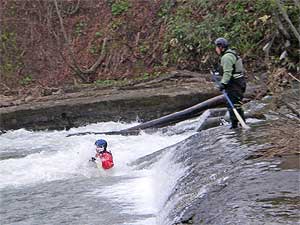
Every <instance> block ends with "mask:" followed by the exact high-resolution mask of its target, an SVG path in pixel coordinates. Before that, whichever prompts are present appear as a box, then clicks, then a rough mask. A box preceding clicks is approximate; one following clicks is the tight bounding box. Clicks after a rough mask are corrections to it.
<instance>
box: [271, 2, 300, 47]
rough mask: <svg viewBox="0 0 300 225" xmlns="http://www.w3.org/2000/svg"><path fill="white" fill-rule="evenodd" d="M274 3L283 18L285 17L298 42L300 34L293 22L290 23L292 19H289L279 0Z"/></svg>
mask: <svg viewBox="0 0 300 225" xmlns="http://www.w3.org/2000/svg"><path fill="white" fill-rule="evenodd" d="M276 4H277V6H278V8H279V10H280V12H281V14H282V15H283V18H284V19H285V21H286V22H287V23H288V24H289V26H290V28H291V29H292V31H293V33H294V35H295V37H296V38H297V39H298V41H299V43H300V34H299V32H298V31H297V29H296V28H295V26H294V24H293V23H292V21H291V20H290V18H289V16H288V14H287V13H286V11H285V10H284V8H283V6H282V5H281V3H280V0H276Z"/></svg>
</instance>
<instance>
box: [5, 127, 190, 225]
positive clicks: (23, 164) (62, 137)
mask: <svg viewBox="0 0 300 225" xmlns="http://www.w3.org/2000/svg"><path fill="white" fill-rule="evenodd" d="M133 125H136V123H134V124H122V123H114V122H108V123H97V124H92V125H89V126H86V127H81V128H76V129H75V128H73V129H71V130H70V131H51V132H50V131H43V132H30V131H26V130H23V129H21V130H17V131H10V132H7V133H5V134H3V135H1V136H0V143H1V145H0V156H2V155H5V156H6V155H10V156H11V157H9V158H5V157H3V158H2V159H3V160H0V179H1V184H0V190H2V191H1V192H2V193H4V194H3V196H4V198H3V199H4V201H6V202H7V204H6V206H5V208H4V211H5V212H6V213H4V215H5V216H4V223H3V224H22V221H23V223H24V222H25V221H27V223H30V224H39V223H41V218H39V215H38V214H37V212H38V211H40V210H43V209H45V208H48V207H49V205H48V204H47V202H43V203H41V202H40V201H41V200H40V199H39V198H35V196H36V194H35V191H32V190H36V192H38V193H40V190H41V189H42V190H44V189H45V190H47V191H45V192H42V194H41V195H45V196H47V195H50V196H52V195H53V193H54V192H55V190H60V189H62V190H65V191H64V192H62V193H63V194H60V195H59V196H60V197H59V198H58V199H57V201H62V199H63V198H64V197H63V196H68V195H70V196H73V197H71V198H74V199H73V201H74V202H73V203H68V201H65V203H64V205H62V206H61V207H63V208H68V207H70V208H72V207H73V205H74V204H75V205H76V204H77V205H78V208H82V212H81V213H79V215H77V216H78V217H79V219H78V221H77V222H75V224H76V223H78V224H94V223H95V222H96V223H98V224H102V223H103V224H104V223H107V222H108V221H110V224H157V221H156V214H157V212H158V211H159V210H160V209H161V208H162V207H163V203H164V201H165V200H166V198H167V196H168V193H169V192H170V190H171V189H172V188H173V186H174V184H175V182H176V180H177V179H178V177H180V176H181V175H182V174H183V172H184V169H183V168H180V167H179V166H178V165H175V164H172V162H171V161H170V155H168V154H166V155H164V156H162V158H161V159H160V160H159V161H158V162H157V163H156V164H155V165H154V166H153V167H152V168H151V169H147V170H145V169H144V170H134V169H133V168H132V167H131V166H129V164H130V163H131V162H132V161H134V160H136V159H138V158H139V157H142V156H145V155H148V154H151V153H153V152H155V151H158V150H160V149H163V148H165V147H167V146H170V145H173V144H175V143H177V142H179V141H181V140H183V139H185V138H187V137H188V136H190V135H191V134H192V133H193V131H190V132H186V133H183V134H177V135H167V134H162V133H161V132H157V133H152V134H147V133H141V134H140V135H137V136H121V135H111V136H107V135H85V136H72V137H66V135H67V134H70V133H74V132H85V131H97V132H98V131H112V130H121V129H125V128H128V127H131V126H133ZM180 126H182V124H181V125H180ZM99 138H103V139H106V140H107V142H108V148H109V149H110V150H111V151H112V153H113V156H114V162H115V167H114V168H113V169H112V170H110V171H100V170H99V169H97V168H94V167H93V166H91V163H90V162H89V159H90V158H91V157H92V156H93V155H94V153H95V152H94V151H95V149H94V142H95V140H97V139H99ZM170 173H172V174H170ZM75 181H76V182H75ZM47 187H48V188H47ZM50 187H51V188H50ZM20 190H22V191H24V190H25V191H26V190H31V192H32V196H29V199H30V200H28V201H24V202H20V199H19V198H20V194H19V193H20ZM82 190H85V191H82ZM22 191H21V192H22ZM55 196H56V195H55ZM83 197H84V200H82V201H79V199H81V198H83ZM89 199H93V201H94V200H95V199H98V201H99V202H103V201H104V202H106V204H104V205H101V210H102V211H107V212H110V213H111V212H114V211H115V217H114V215H111V216H108V217H107V218H103V217H101V218H99V217H98V218H97V217H96V218H94V217H95V216H94V214H95V212H94V211H93V209H94V208H91V212H90V213H89V210H88V208H89V207H92V205H93V204H92V202H91V201H92V200H89ZM77 201H78V203H76V202H77ZM85 201H87V202H85ZM22 204H24V205H23V207H24V206H26V207H28V205H29V207H30V206H31V207H32V208H31V211H30V212H28V213H27V215H28V214H29V216H30V214H32V215H31V216H32V217H31V220H30V221H29V220H28V219H27V220H26V216H25V214H24V216H22V215H23V214H22V213H20V215H19V217H20V218H21V219H20V218H19V219H16V217H18V215H15V214H14V213H11V214H10V213H9V212H10V211H11V210H14V211H15V210H16V209H17V211H18V209H19V207H22ZM49 204H50V203H49ZM51 204H53V203H51ZM36 205H40V207H41V208H42V209H41V208H38V207H37V206H36ZM71 205H72V207H71ZM87 205H88V206H87ZM105 207H109V208H107V209H106V208H105ZM57 210H59V207H58V209H55V210H54V209H53V213H58V212H57ZM97 210H100V209H98V208H97V209H95V211H97ZM50 211H51V210H50ZM75 212H76V213H78V212H77V211H76V210H71V209H70V214H72V213H75ZM2 214H3V213H2ZM58 214H59V213H58ZM86 214H88V215H89V220H91V221H90V222H88V220H87V218H85V217H86ZM120 214H121V215H123V216H119V215H120ZM109 215H110V214H109ZM59 216H61V220H59V219H58V221H52V222H49V221H51V220H53V218H52V217H51V218H48V220H46V219H47V218H43V219H44V220H46V221H48V222H47V223H49V224H60V223H62V222H63V212H61V215H60V214H59ZM32 218H33V219H32ZM34 219H36V220H34ZM17 221H21V222H20V223H17ZM129 221H130V222H129ZM25 223H26V222H25Z"/></svg>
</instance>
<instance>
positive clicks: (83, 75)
mask: <svg viewBox="0 0 300 225" xmlns="http://www.w3.org/2000/svg"><path fill="white" fill-rule="evenodd" d="M53 2H54V5H55V10H56V13H57V16H58V18H59V24H60V28H61V31H62V33H63V37H64V41H65V43H66V45H67V51H68V55H69V57H70V58H71V63H68V62H67V59H64V60H65V61H66V62H67V64H68V66H69V67H70V68H71V69H72V70H73V71H74V72H75V74H76V75H77V76H78V77H79V78H80V79H81V80H82V81H83V82H88V81H89V75H90V74H92V73H95V71H96V70H97V68H98V67H99V65H100V64H101V63H103V61H104V59H105V57H106V45H107V41H108V38H106V37H105V38H104V39H103V43H102V49H101V53H100V55H99V57H98V59H97V60H96V61H95V63H94V64H93V65H92V66H91V67H90V68H89V69H87V70H85V69H82V68H81V67H80V65H79V64H78V62H77V60H76V57H75V54H74V51H73V49H72V46H71V44H70V41H69V38H68V35H67V32H66V30H65V27H64V22H63V18H62V16H61V11H60V9H59V7H58V2H57V0H53ZM78 7H79V1H78V2H77V6H76V7H75V10H78ZM63 58H64V57H63Z"/></svg>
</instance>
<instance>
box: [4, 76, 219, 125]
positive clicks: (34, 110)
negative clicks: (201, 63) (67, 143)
mask: <svg viewBox="0 0 300 225" xmlns="http://www.w3.org/2000/svg"><path fill="white" fill-rule="evenodd" d="M218 94H219V93H218V91H217V90H216V89H215V88H214V86H213V83H212V82H210V81H209V79H206V78H205V76H204V75H201V74H198V73H192V72H188V71H175V72H173V73H171V74H170V75H168V76H166V77H163V78H159V79H156V80H152V81H150V82H144V83H142V84H138V85H134V86H130V87H123V88H112V89H94V90H88V91H86V92H85V93H80V94H78V95H76V96H75V95H74V93H71V94H64V95H63V96H51V97H52V98H48V99H46V100H45V99H39V100H38V101H34V102H31V103H23V104H20V105H15V106H9V107H1V108H0V130H2V131H5V130H11V129H19V128H26V129H30V130H43V129H50V130H52V129H68V128H70V127H78V126H82V125H85V124H89V123H94V122H106V121H124V122H129V121H136V120H137V119H138V120H140V121H141V122H144V121H148V120H152V119H156V118H159V117H162V116H165V115H168V114H170V113H174V112H177V111H180V110H183V109H186V108H188V107H191V106H193V105H195V104H198V103H200V102H202V101H205V100H207V99H209V98H211V97H214V96H216V95H218Z"/></svg>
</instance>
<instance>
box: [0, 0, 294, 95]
mask: <svg viewBox="0 0 300 225" xmlns="http://www.w3.org/2000/svg"><path fill="white" fill-rule="evenodd" d="M1 4H2V7H1V12H0V13H1V15H2V16H1V36H0V39H1V46H0V51H1V52H0V54H1V56H2V59H1V65H0V70H1V71H0V72H1V90H3V91H4V93H5V92H7V93H10V92H11V91H12V90H16V89H15V88H16V87H35V86H40V87H42V88H43V87H51V86H55V87H58V86H62V85H64V84H74V83H76V84H86V83H95V84H98V85H99V84H100V85H106V86H107V85H108V86H109V85H114V84H115V83H122V82H123V81H124V80H125V81H126V80H128V79H137V80H140V79H151V77H153V76H154V77H156V76H157V75H161V74H164V73H165V72H166V71H168V70H170V69H174V68H176V69H187V70H191V71H200V72H207V71H208V70H209V69H210V68H211V66H212V65H213V64H214V63H215V62H216V55H215V54H214V47H213V45H212V42H213V40H214V39H215V38H217V37H219V36H223V37H225V38H227V39H229V40H230V42H231V45H232V47H236V48H237V49H238V51H239V54H240V55H242V56H243V58H244V61H245V65H246V68H247V70H248V75H250V77H251V75H254V74H256V73H257V71H258V70H260V71H265V72H268V73H269V74H271V75H270V77H269V78H271V80H272V74H274V72H276V70H277V69H278V68H285V72H284V73H285V75H284V77H289V76H288V75H287V74H289V73H290V74H294V75H295V74H297V72H298V73H299V71H300V69H299V68H300V64H299V55H300V47H299V46H300V36H299V33H300V28H299V27H300V21H299V15H300V3H299V1H298V0H293V1H291V0H289V1H280V0H255V1H246V0H238V1H237V0H230V1H229V0H209V1H208V0H189V1H186V0H158V1H140V0H89V1H85V0H69V1H63V0H51V1H43V0H23V1H18V0H4V1H2V3H1ZM252 77H254V76H252ZM257 77H258V76H256V78H257ZM289 78H291V77H289ZM296 78H297V77H296ZM298 78H299V77H298ZM257 79H258V78H257ZM279 82H281V81H279Z"/></svg>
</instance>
